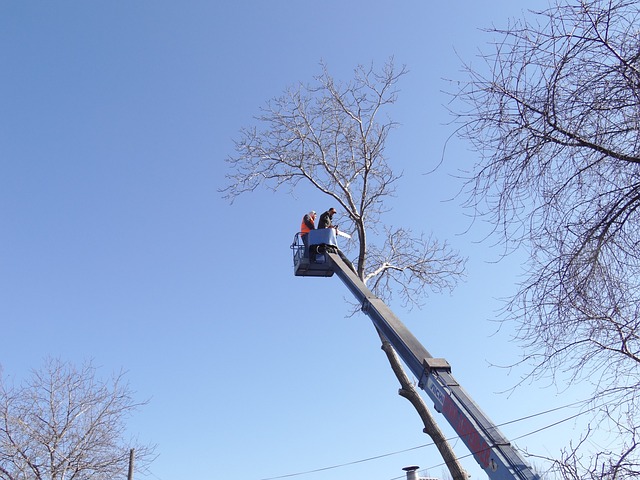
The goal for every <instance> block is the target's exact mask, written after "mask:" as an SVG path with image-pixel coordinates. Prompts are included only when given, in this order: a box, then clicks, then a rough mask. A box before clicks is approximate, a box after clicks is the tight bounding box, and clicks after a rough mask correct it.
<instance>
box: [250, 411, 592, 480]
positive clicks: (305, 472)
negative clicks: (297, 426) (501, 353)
mask: <svg viewBox="0 0 640 480" xmlns="http://www.w3.org/2000/svg"><path fill="white" fill-rule="evenodd" d="M586 404H588V401H585V400H580V401H577V402H572V403H569V404H566V405H562V406H559V407H554V408H551V409H548V410H544V411H542V412H537V413H534V414H531V415H526V416H523V417H519V418H516V419H514V420H509V421H507V422H503V423H501V424H499V425H497V427H502V426H505V425H511V424H513V423H518V422H522V421H525V420H529V419H532V418H535V417H539V416H542V415H547V414H549V413H553V412H556V411H559V410H563V409H566V408H571V407H575V406H577V405H586ZM596 408H598V407H597V406H594V407H591V408H589V409H586V410H583V411H580V412H578V413H577V414H575V415H571V416H569V417H565V418H563V419H561V420H558V421H556V422H553V423H551V424H549V425H545V426H543V427H541V428H536V429H535V430H532V431H530V432H527V433H525V434H522V435H520V436H518V437H515V438H513V440H514V441H515V440H519V439H521V438H525V437H528V436H530V435H534V434H536V433H538V432H541V431H544V430H547V429H549V428H552V427H555V426H557V425H559V424H562V423H565V422H567V421H569V420H572V419H574V418H577V417H579V416H581V415H584V414H586V413H588V412H590V411H592V410H594V409H596ZM458 438H459V437H458V436H454V437H450V438H448V439H447V441H454V440H457V439H458ZM432 445H434V442H429V443H425V444H423V445H418V446H416V447H411V448H407V449H404V450H397V451H394V452H389V453H384V454H381V455H375V456H372V457H367V458H362V459H359V460H353V461H349V462H344V463H340V464H336V465H330V466H326V467H320V468H315V469H311V470H305V471H302V472H295V473H288V474H284V475H277V476H274V477H264V478H261V479H259V480H280V479H283V478H292V477H299V476H302V475H309V474H312V473H318V472H323V471H326V470H335V469H337V468H342V467H347V466H350V465H356V464H359V463H365V462H370V461H373V460H379V459H381V458H385V457H390V456H393V455H398V454H401V453H405V452H410V451H412V450H418V449H421V448H425V447H429V446H432ZM474 453H477V452H471V453H468V454H465V455H462V456H460V457H458V458H460V459H464V458H469V457H471V456H473V455H474ZM444 465H445V463H444V462H442V463H440V464H437V465H433V466H431V467H429V468H427V470H429V469H434V468H439V467H442V466H444ZM399 478H404V476H400V477H395V478H392V479H390V480H397V479H399Z"/></svg>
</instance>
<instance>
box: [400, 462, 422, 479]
mask: <svg viewBox="0 0 640 480" xmlns="http://www.w3.org/2000/svg"><path fill="white" fill-rule="evenodd" d="M418 468H420V467H418V466H417V465H411V466H409V467H404V468H403V469H402V470H404V471H405V472H407V480H418Z"/></svg>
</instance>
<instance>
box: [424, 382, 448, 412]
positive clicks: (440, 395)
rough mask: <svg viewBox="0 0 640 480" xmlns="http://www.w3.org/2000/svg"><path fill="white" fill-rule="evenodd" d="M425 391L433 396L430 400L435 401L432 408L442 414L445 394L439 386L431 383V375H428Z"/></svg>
mask: <svg viewBox="0 0 640 480" xmlns="http://www.w3.org/2000/svg"><path fill="white" fill-rule="evenodd" d="M427 390H428V391H429V392H431V393H432V394H433V396H432V397H431V398H432V399H433V400H434V401H435V405H434V406H435V408H436V411H438V412H442V406H443V405H444V397H445V393H444V391H443V390H442V388H440V386H439V385H438V384H437V383H436V382H434V381H433V378H432V377H431V375H429V378H428V379H427Z"/></svg>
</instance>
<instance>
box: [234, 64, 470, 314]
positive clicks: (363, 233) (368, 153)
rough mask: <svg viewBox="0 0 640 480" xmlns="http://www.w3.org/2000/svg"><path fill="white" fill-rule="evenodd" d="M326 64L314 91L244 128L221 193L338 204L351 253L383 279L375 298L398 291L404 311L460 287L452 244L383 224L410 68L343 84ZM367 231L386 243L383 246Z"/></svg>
mask: <svg viewBox="0 0 640 480" xmlns="http://www.w3.org/2000/svg"><path fill="white" fill-rule="evenodd" d="M321 67H322V72H321V74H320V75H318V76H317V77H315V79H314V83H313V84H311V85H306V84H302V83H300V84H298V85H296V86H294V87H289V88H287V89H286V90H285V91H284V93H283V95H281V96H279V97H277V98H274V99H272V100H271V101H269V102H268V103H267V105H266V106H265V107H263V108H262V109H261V113H260V114H259V115H258V116H257V117H255V120H256V122H257V126H253V127H250V128H244V129H242V130H241V131H240V136H239V139H238V140H237V141H236V142H235V149H236V154H235V155H234V156H230V157H229V158H228V159H227V161H228V163H229V166H230V172H229V173H228V175H227V181H228V184H227V186H226V188H224V189H223V190H222V193H223V195H224V196H225V198H227V199H228V200H229V201H231V202H233V200H234V199H235V198H236V197H237V196H238V195H241V194H244V193H247V192H252V191H254V190H255V189H257V188H258V187H265V188H268V189H271V190H274V191H276V190H279V189H284V190H285V191H287V192H289V193H291V192H293V191H295V189H296V188H297V187H299V186H301V185H305V186H311V187H313V188H315V189H316V190H318V191H320V192H321V193H323V194H325V195H327V196H328V197H329V198H330V199H331V200H332V203H333V202H335V204H336V205H339V206H340V208H341V211H342V213H344V215H345V217H346V219H347V222H346V223H347V224H346V225H340V228H341V230H343V231H346V232H348V233H350V234H352V235H353V234H355V235H353V237H354V238H353V240H352V241H350V242H347V245H346V247H345V249H346V250H347V251H350V250H357V261H356V262H354V263H357V271H358V275H359V276H360V278H361V279H363V280H365V281H367V280H371V279H373V278H375V283H374V286H373V290H374V293H376V294H377V295H379V296H381V297H382V298H384V299H389V298H391V296H392V293H393V291H394V290H395V291H396V292H397V293H398V294H399V295H400V297H401V298H402V300H403V302H404V303H405V304H412V303H413V304H419V303H420V302H421V301H422V298H424V295H425V294H426V293H427V291H428V289H433V290H437V291H439V290H441V289H450V288H453V286H454V285H455V284H456V281H457V280H456V279H457V278H458V277H459V276H460V274H461V273H462V271H463V267H464V261H463V260H462V259H460V257H458V256H457V254H456V253H454V252H452V251H451V250H450V249H449V248H448V246H447V245H446V243H439V242H437V241H435V240H433V239H432V238H431V237H425V236H420V237H416V238H414V237H412V234H411V231H410V230H409V229H407V228H391V227H386V226H384V223H383V222H382V215H383V213H385V212H386V211H387V210H388V208H387V206H386V205H385V200H386V199H387V198H388V197H390V196H393V195H394V194H395V191H396V183H397V181H398V180H399V179H400V178H401V173H398V172H397V171H395V170H394V169H392V167H391V162H390V161H389V159H388V158H387V157H386V155H385V144H386V141H387V139H388V136H389V133H390V132H391V130H392V129H393V128H394V127H395V126H396V123H395V122H394V121H393V120H391V119H390V118H389V117H388V114H387V112H386V109H388V108H389V107H390V106H391V105H392V104H393V103H394V102H395V101H396V99H397V95H398V89H397V84H398V82H399V80H400V79H401V78H402V77H403V76H404V75H405V74H406V73H407V69H406V68H405V67H401V68H399V69H398V68H396V66H395V65H394V62H393V59H390V60H389V61H388V62H387V63H385V64H384V66H383V67H382V68H381V69H379V70H376V69H375V68H374V67H373V66H369V67H364V66H358V67H357V68H356V69H355V71H354V76H353V78H352V79H351V80H350V81H348V82H344V83H341V82H338V81H336V80H335V79H334V78H333V77H332V76H331V75H330V74H329V72H328V69H327V66H326V65H324V64H321ZM367 229H371V231H372V232H375V233H377V234H380V236H382V237H383V238H382V242H381V243H380V244H379V245H375V244H374V243H373V242H371V241H370V239H369V238H368V237H367V233H368V231H367ZM383 287H385V288H383ZM386 287H394V288H386Z"/></svg>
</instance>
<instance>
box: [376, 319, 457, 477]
mask: <svg viewBox="0 0 640 480" xmlns="http://www.w3.org/2000/svg"><path fill="white" fill-rule="evenodd" d="M376 330H377V329H376ZM377 331H378V336H379V337H380V340H381V341H382V350H383V351H384V353H385V354H386V355H387V359H388V360H389V364H390V365H391V369H392V370H393V373H394V374H395V376H396V378H397V379H398V382H400V386H401V388H400V390H399V391H398V394H399V395H400V396H401V397H404V398H406V399H407V400H409V402H411V404H412V405H413V407H414V408H415V409H416V411H417V412H418V415H420V418H421V419H422V423H423V424H424V429H423V432H424V433H426V434H427V435H429V437H431V440H433V443H434V444H435V445H436V447H437V448H438V451H439V452H440V455H441V456H442V458H443V460H444V461H445V463H446V465H447V468H448V469H449V473H451V476H452V477H453V480H467V479H468V477H469V476H468V475H467V473H466V472H465V470H464V469H463V468H462V465H460V462H459V461H458V458H457V457H456V454H455V453H454V452H453V449H452V448H451V445H449V442H448V441H447V439H446V438H445V436H444V434H443V433H442V431H441V430H440V427H438V425H437V424H436V421H435V419H434V418H433V416H432V415H431V412H429V409H428V408H427V405H426V404H425V402H424V399H423V398H422V396H421V395H420V394H419V393H418V391H417V390H416V388H415V387H414V385H413V383H411V382H410V381H409V377H407V374H406V373H405V371H404V369H403V368H402V364H401V363H400V360H399V359H398V355H397V354H396V351H395V350H394V348H393V346H392V345H391V344H390V343H389V341H388V340H387V339H386V338H384V336H383V335H382V333H380V331H379V330H377Z"/></svg>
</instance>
